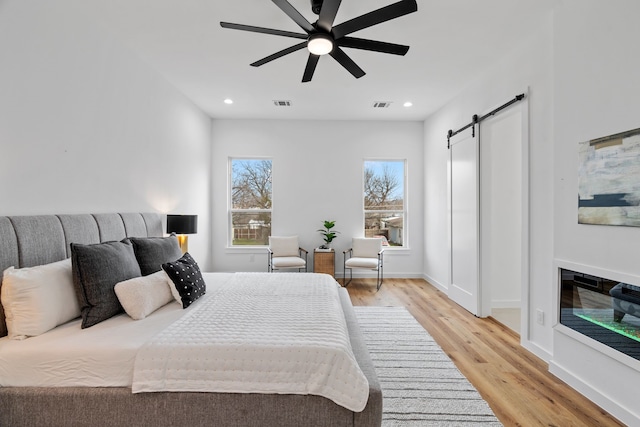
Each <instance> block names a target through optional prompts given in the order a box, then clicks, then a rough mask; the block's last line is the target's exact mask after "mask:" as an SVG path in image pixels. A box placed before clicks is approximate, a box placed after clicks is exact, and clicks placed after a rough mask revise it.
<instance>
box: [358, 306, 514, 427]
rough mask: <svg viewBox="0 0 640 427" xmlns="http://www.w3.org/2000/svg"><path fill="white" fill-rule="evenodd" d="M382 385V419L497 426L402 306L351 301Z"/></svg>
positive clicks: (398, 422) (395, 423) (394, 423)
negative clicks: (360, 304) (357, 303)
mask: <svg viewBox="0 0 640 427" xmlns="http://www.w3.org/2000/svg"><path fill="white" fill-rule="evenodd" d="M355 310H356V315H357V317H358V321H359V323H360V327H361V329H362V332H363V334H364V337H365V341H366V343H367V347H368V349H369V353H370V354H371V359H372V360H373V365H374V366H375V368H376V373H377V374H378V379H379V380H380V384H381V386H382V396H383V415H382V425H383V426H385V427H390V426H421V427H423V426H424V427H427V426H483V427H493V426H502V424H501V423H500V421H498V419H497V418H496V416H495V415H494V413H493V411H492V410H491V408H490V407H489V405H488V404H487V402H486V401H485V400H484V399H482V397H481V396H480V394H479V393H478V391H477V390H476V389H475V388H474V387H473V385H471V383H470V382H469V381H468V380H467V379H466V378H465V376H464V375H462V373H461V372H460V371H459V370H458V368H456V366H455V365H454V363H453V362H452V361H451V359H450V358H449V356H447V355H446V353H445V352H444V351H443V350H442V349H441V348H440V346H439V345H438V344H437V343H436V342H435V341H434V340H433V338H432V337H431V335H429V334H428V333H427V331H425V330H424V328H423V327H422V326H421V325H420V324H419V323H418V321H417V320H416V319H415V318H414V317H413V316H412V315H411V314H410V313H409V312H408V311H407V310H406V309H405V308H404V307H355Z"/></svg>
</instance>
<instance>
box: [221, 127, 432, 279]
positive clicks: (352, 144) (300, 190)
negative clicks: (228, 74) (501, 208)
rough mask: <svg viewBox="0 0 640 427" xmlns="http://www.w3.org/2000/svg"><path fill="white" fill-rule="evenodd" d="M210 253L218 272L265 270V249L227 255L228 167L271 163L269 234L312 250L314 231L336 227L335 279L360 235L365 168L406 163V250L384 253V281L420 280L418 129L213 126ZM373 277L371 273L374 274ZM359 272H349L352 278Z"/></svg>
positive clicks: (318, 241) (420, 163) (316, 237)
mask: <svg viewBox="0 0 640 427" xmlns="http://www.w3.org/2000/svg"><path fill="white" fill-rule="evenodd" d="M212 140H213V149H212V151H213V153H212V159H213V160H212V165H213V166H212V172H213V178H212V179H213V194H215V197H214V200H213V213H212V215H213V230H216V231H215V232H214V233H213V236H212V239H213V248H214V269H215V270H216V271H266V269H267V257H266V250H264V249H259V250H255V249H253V250H246V249H237V248H234V249H229V248H228V242H227V230H228V225H227V224H228V214H227V212H228V211H227V208H228V188H227V186H228V167H227V165H228V160H229V158H230V157H269V158H271V159H272V160H273V217H272V234H274V235H293V234H296V235H298V236H299V238H300V243H301V245H302V246H303V247H304V248H306V249H307V250H309V251H310V257H309V258H310V259H311V258H312V253H311V251H312V250H313V248H314V247H317V246H319V245H320V244H322V237H321V236H320V234H319V233H318V232H317V231H316V230H318V229H319V228H321V227H322V222H323V220H325V219H326V220H335V221H336V227H335V228H336V229H337V230H338V231H340V232H341V234H339V235H338V237H337V239H336V240H334V241H333V247H334V248H335V249H336V251H337V255H336V273H338V274H340V275H341V274H342V262H343V256H342V251H343V250H344V249H347V248H348V247H349V245H350V242H351V237H352V236H362V235H363V222H364V220H363V211H362V209H363V200H362V197H363V190H362V176H363V161H364V159H365V158H383V159H407V170H408V182H407V191H408V195H407V196H408V198H407V200H408V211H409V213H408V221H407V227H408V229H407V239H406V241H405V244H407V245H408V246H409V249H408V250H400V251H387V252H386V253H385V276H387V277H393V276H395V277H421V276H422V271H423V265H422V259H423V240H422V236H423V235H424V232H423V217H424V215H423V212H424V211H423V206H424V203H423V184H422V183H423V160H422V159H423V145H422V123H420V122H351V121H349V122H346V121H277V120H271V121H263V120H214V121H213V137H212ZM374 274H375V273H374ZM355 275H356V272H355V271H354V276H355Z"/></svg>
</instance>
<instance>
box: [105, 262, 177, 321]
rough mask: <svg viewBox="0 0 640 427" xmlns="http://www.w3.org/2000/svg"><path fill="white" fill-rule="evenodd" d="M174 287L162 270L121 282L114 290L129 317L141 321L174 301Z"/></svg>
mask: <svg viewBox="0 0 640 427" xmlns="http://www.w3.org/2000/svg"><path fill="white" fill-rule="evenodd" d="M172 286H173V283H172V282H171V280H169V277H167V273H165V272H164V271H162V270H160V271H157V272H155V273H153V274H150V275H148V276H142V277H134V278H133V279H129V280H125V281H124V282H119V283H117V284H116V286H115V288H114V290H115V292H116V295H117V296H118V301H120V304H121V305H122V307H123V308H124V311H125V312H126V313H127V314H128V315H129V317H131V318H132V319H133V320H140V319H144V318H145V317H147V316H148V315H150V314H151V313H153V312H154V311H156V310H157V309H159V308H160V307H162V306H164V305H165V304H167V303H168V302H169V301H173V295H172V294H171V289H170V287H172Z"/></svg>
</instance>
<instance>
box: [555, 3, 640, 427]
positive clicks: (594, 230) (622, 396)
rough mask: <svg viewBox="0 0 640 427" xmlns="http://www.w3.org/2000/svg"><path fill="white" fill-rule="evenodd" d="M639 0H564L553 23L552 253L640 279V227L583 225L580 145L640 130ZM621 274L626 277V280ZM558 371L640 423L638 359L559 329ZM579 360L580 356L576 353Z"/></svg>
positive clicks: (609, 274)
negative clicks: (609, 352) (611, 353)
mask: <svg viewBox="0 0 640 427" xmlns="http://www.w3.org/2000/svg"><path fill="white" fill-rule="evenodd" d="M639 15H640V3H639V2H638V1H636V0H616V1H615V2H602V1H597V0H565V1H564V2H562V3H561V5H560V6H559V7H558V9H557V11H556V17H555V25H554V34H555V37H554V46H555V51H554V63H555V67H554V80H555V82H554V83H555V96H554V108H555V144H554V152H553V157H554V158H555V168H554V187H555V200H554V205H555V209H554V222H555V239H554V245H555V249H554V251H555V256H556V258H557V259H558V260H564V261H568V262H570V263H572V264H576V265H580V264H581V265H584V266H585V268H589V269H591V268H597V269H599V270H602V271H603V272H602V273H601V275H604V276H605V277H608V278H610V279H614V280H625V281H629V282H631V283H635V284H640V262H638V261H639V258H638V254H640V244H639V242H640V228H636V227H615V226H597V225H580V224H578V220H577V215H578V212H577V211H578V208H577V192H578V190H577V188H578V187H577V186H578V182H577V181H578V172H577V171H578V143H579V142H581V141H587V140H590V139H594V138H598V137H601V136H606V135H610V134H614V133H618V132H622V131H626V130H630V129H635V128H638V127H640V103H639V100H640V84H638V70H640V57H639V56H638V55H637V54H635V53H634V52H636V51H637V49H638V40H640V26H638V24H637V17H638V16H639ZM638 161H640V159H638ZM621 276H622V277H621ZM554 339H555V349H554V350H555V351H554V361H553V369H554V371H556V372H557V373H558V374H559V375H562V376H563V379H565V381H567V382H569V383H570V384H572V385H574V386H575V387H577V388H579V389H580V390H581V391H583V392H584V393H585V394H587V395H589V396H591V397H592V399H594V400H595V401H597V402H598V403H600V404H601V405H602V406H604V407H605V408H607V409H608V410H610V411H611V412H613V413H614V415H617V416H619V417H620V418H621V419H622V420H624V421H625V422H626V423H628V424H629V425H638V424H639V423H640V408H639V407H638V394H637V390H635V389H634V387H633V385H634V384H638V383H639V382H640V362H638V361H637V360H629V359H630V358H628V357H627V358H626V360H625V359H624V358H623V359H621V360H622V361H623V363H620V362H619V361H618V360H615V359H613V358H610V357H606V356H603V355H602V354H599V353H597V352H596V351H594V350H593V349H592V348H591V347H589V346H585V345H582V344H580V343H578V342H577V340H575V339H572V338H571V337H567V336H565V335H563V334H559V333H556V335H555V337H554ZM578 354H579V355H580V357H576V355H578Z"/></svg>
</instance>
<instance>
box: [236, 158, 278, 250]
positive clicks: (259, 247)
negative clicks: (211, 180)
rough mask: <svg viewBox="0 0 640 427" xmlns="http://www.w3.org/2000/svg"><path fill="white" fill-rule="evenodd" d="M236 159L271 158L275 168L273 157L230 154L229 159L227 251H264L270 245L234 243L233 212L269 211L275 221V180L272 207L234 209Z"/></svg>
mask: <svg viewBox="0 0 640 427" xmlns="http://www.w3.org/2000/svg"><path fill="white" fill-rule="evenodd" d="M234 160H269V161H271V167H272V168H273V159H272V158H271V157H261V156H238V157H233V156H230V157H229V158H228V160H227V247H226V249H227V252H241V253H256V254H257V253H262V252H263V251H264V249H265V248H267V247H268V246H269V245H268V244H267V245H234V244H233V214H234V213H236V212H238V213H243V212H250V213H261V212H268V213H270V214H271V221H272V222H273V181H272V182H271V185H272V187H271V209H233V200H232V199H231V198H232V194H233V185H232V183H233V167H232V163H233V161H234Z"/></svg>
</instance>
